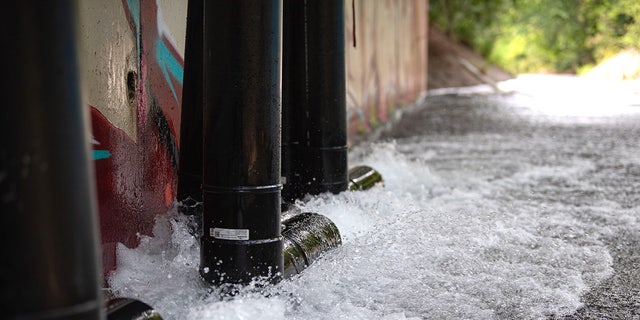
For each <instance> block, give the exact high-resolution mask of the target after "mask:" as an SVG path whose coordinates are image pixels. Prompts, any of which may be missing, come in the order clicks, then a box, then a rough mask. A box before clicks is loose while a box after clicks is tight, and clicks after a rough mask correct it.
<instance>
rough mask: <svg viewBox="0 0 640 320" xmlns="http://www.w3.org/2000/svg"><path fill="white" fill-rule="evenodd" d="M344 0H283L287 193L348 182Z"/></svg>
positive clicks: (313, 191) (336, 189)
mask: <svg viewBox="0 0 640 320" xmlns="http://www.w3.org/2000/svg"><path fill="white" fill-rule="evenodd" d="M344 41H345V39H344V1H343V0H305V1H299V0H285V1H284V21H283V61H284V64H283V98H282V99H283V147H282V158H283V162H284V164H283V176H284V177H285V178H286V183H285V185H284V190H283V197H284V198H285V200H287V201H293V200H294V199H296V198H299V197H301V196H303V195H305V194H307V193H309V194H318V193H322V192H327V191H330V192H333V193H338V192H341V191H344V190H346V189H347V187H348V179H347V125H346V98H345V94H346V93H345V92H346V90H345V50H344Z"/></svg>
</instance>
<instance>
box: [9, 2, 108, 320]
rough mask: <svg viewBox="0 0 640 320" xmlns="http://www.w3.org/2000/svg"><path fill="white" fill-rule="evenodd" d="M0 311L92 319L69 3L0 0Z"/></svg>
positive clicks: (81, 120) (84, 126)
mask: <svg viewBox="0 0 640 320" xmlns="http://www.w3.org/2000/svg"><path fill="white" fill-rule="evenodd" d="M0 15H2V18H1V19H0V41H2V43H4V44H6V47H5V49H3V50H1V52H2V54H1V59H0V63H1V64H2V70H3V72H4V74H5V76H6V78H5V81H4V82H3V84H2V86H1V87H0V88H1V89H0V91H1V93H2V94H1V96H2V99H3V100H2V103H3V107H2V110H3V111H2V116H0V130H2V131H1V134H0V212H1V213H2V223H0V225H1V227H0V243H1V244H2V250H1V252H2V259H1V260H2V262H0V314H1V316H0V317H2V318H3V319H102V318H104V312H103V310H102V309H101V301H102V299H101V298H100V293H99V290H100V287H101V283H102V281H101V280H100V278H101V275H102V272H101V264H100V259H99V256H98V248H97V243H98V231H97V224H96V222H97V220H96V219H97V207H96V195H95V181H94V173H93V166H92V165H91V162H90V161H91V160H90V153H89V152H90V150H89V146H90V141H91V140H90V135H89V123H88V121H87V120H88V119H89V118H88V113H87V112H88V109H87V107H86V106H85V105H83V103H82V98H81V93H80V87H81V86H80V79H79V75H78V53H77V48H76V46H77V39H78V38H77V29H76V28H77V3H76V2H75V1H64V0H61V1H44V2H43V1H3V2H2V5H0Z"/></svg>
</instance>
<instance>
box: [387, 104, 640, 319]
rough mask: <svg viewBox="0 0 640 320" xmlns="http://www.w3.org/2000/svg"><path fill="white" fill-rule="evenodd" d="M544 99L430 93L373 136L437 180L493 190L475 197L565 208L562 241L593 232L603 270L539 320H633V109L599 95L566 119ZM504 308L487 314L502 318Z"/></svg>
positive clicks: (636, 305) (637, 310)
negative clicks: (605, 263) (568, 308)
mask: <svg viewBox="0 0 640 320" xmlns="http://www.w3.org/2000/svg"><path fill="white" fill-rule="evenodd" d="M548 101H549V100H537V99H536V98H535V97H533V96H528V95H523V94H519V93H505V94H489V95H455V94H451V95H441V96H431V97H428V98H427V100H426V102H425V105H423V106H421V107H420V108H418V110H416V111H413V112H410V113H405V114H403V116H402V118H401V120H399V122H398V123H396V124H395V125H394V126H393V128H392V129H391V130H388V131H386V132H384V133H383V134H382V139H383V140H395V141H396V143H397V144H398V146H399V147H398V149H399V150H400V151H402V152H403V153H405V154H406V155H408V156H409V157H411V158H413V159H416V160H418V161H424V162H425V163H426V164H427V166H428V167H429V168H430V169H431V170H432V171H434V172H435V173H436V174H438V175H440V176H442V177H445V178H446V177H447V176H450V177H458V179H459V177H460V176H463V177H465V176H466V177H468V180H469V181H478V184H477V186H478V187H480V186H482V184H483V183H487V182H488V183H491V185H492V186H495V187H496V188H493V187H492V188H491V189H492V192H491V193H493V194H488V195H485V197H486V198H488V199H493V200H496V201H502V202H503V203H504V205H505V206H513V208H514V209H521V208H523V207H528V208H531V211H532V212H533V211H536V210H540V212H543V211H545V210H550V211H554V210H555V211H564V212H566V213H567V214H568V216H570V217H572V218H575V219H576V220H577V221H578V222H577V224H576V222H572V223H568V224H567V226H566V230H565V231H564V232H562V233H559V234H558V235H557V237H558V238H559V239H561V240H562V241H563V242H564V243H574V244H578V245H579V246H585V245H587V243H588V242H589V241H590V240H587V239H588V238H590V237H595V238H591V239H597V240H598V241H602V242H603V243H604V244H605V246H606V248H607V250H608V251H609V253H610V255H611V257H612V265H611V267H612V270H613V272H612V274H611V275H610V276H609V277H606V278H605V279H601V280H594V281H590V280H589V279H585V283H586V284H587V289H586V290H585V292H584V293H583V295H582V297H581V302H582V303H584V305H583V307H581V308H579V309H578V310H577V311H575V312H573V313H571V314H570V315H566V314H561V313H558V314H554V313H548V314H547V316H548V318H550V319H557V318H561V319H614V318H615V319H635V318H638V317H640V286H639V285H640V281H639V280H640V271H639V266H640V244H639V242H640V230H639V229H638V224H637V218H638V215H640V213H639V212H638V209H639V208H640V206H639V205H640V146H639V145H640V143H639V137H640V106H638V105H637V104H634V103H628V102H626V103H622V104H620V103H618V102H614V101H613V99H612V100H611V101H612V102H611V103H610V104H609V103H606V101H607V99H603V100H602V101H604V103H601V105H599V106H596V107H597V110H600V111H599V112H595V113H592V114H588V113H585V112H580V110H584V109H581V106H580V105H577V106H574V107H577V108H574V109H576V110H578V112H577V113H576V115H571V114H570V113H568V112H560V111H559V110H560V109H561V108H562V105H561V104H560V105H558V106H554V107H553V108H550V106H548V105H544V104H545V103H547V102H548ZM575 103H576V104H580V103H583V101H576V102H575ZM591 107H593V106H591ZM616 107H620V108H618V109H616ZM585 108H586V106H585ZM607 109H609V110H613V109H616V110H618V112H617V113H616V112H613V113H611V114H607V112H605V111H606V110H607ZM603 110H605V111H603ZM545 170H546V172H547V174H544V172H545ZM527 172H528V173H527ZM519 175H525V176H527V178H526V179H518V176H519ZM536 175H537V176H536ZM507 181H508V183H507ZM466 187H467V188H470V189H473V188H474V183H469V184H467V185H466ZM472 192H482V190H472ZM518 207H520V208H518ZM563 223H564V222H563V221H557V222H555V224H556V226H555V227H557V225H558V224H563ZM580 225H581V226H582V227H584V226H585V225H588V226H589V227H587V228H582V227H580ZM509 309H510V308H509V307H506V308H504V309H502V310H500V309H498V310H497V312H496V315H497V316H498V318H505V319H512V318H514V316H515V315H514V314H513V313H510V311H509ZM511 309H513V308H511Z"/></svg>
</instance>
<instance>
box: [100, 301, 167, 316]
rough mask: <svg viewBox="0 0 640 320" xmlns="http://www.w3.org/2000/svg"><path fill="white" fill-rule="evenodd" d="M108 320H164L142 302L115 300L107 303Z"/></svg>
mask: <svg viewBox="0 0 640 320" xmlns="http://www.w3.org/2000/svg"><path fill="white" fill-rule="evenodd" d="M107 320H162V316H161V315H160V313H158V311H156V310H155V309H153V307H151V306H150V305H148V304H146V303H144V302H142V301H140V300H136V299H131V298H115V299H110V300H109V301H108V302H107Z"/></svg>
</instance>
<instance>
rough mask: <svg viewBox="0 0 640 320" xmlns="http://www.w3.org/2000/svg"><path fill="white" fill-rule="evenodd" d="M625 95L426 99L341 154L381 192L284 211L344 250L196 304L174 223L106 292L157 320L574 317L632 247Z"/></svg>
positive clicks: (581, 90) (635, 198)
mask: <svg viewBox="0 0 640 320" xmlns="http://www.w3.org/2000/svg"><path fill="white" fill-rule="evenodd" d="M633 85H637V84H633V83H628V82H626V83H612V82H603V81H587V80H585V79H580V78H573V77H558V76H555V77H554V76H522V77H520V78H518V79H516V80H512V81H509V82H505V83H502V84H501V88H503V89H504V90H509V91H513V92H510V93H483V92H476V93H474V92H465V91H462V90H458V91H449V92H444V93H446V94H441V95H431V96H428V97H427V98H426V99H425V101H423V102H422V103H421V104H420V105H419V106H416V107H415V108H412V110H411V111H406V112H405V113H404V114H403V115H402V117H401V119H400V120H399V121H397V123H395V124H394V125H393V126H392V128H390V129H389V130H387V131H385V132H383V133H382V135H381V138H380V139H379V141H377V142H375V143H361V144H360V145H358V146H357V147H355V148H353V150H352V151H351V153H350V159H349V161H350V165H356V164H367V165H370V166H372V167H374V168H375V169H377V170H378V171H379V172H381V173H382V176H383V178H384V180H385V182H384V186H377V187H375V188H374V189H372V190H369V191H366V192H345V193H342V194H338V195H331V194H323V195H319V196H314V197H310V196H308V197H307V198H306V199H304V201H300V202H298V203H297V204H296V206H297V207H299V208H300V209H302V210H305V211H312V212H317V213H321V214H324V215H326V216H328V217H329V218H330V219H332V220H333V221H334V222H335V223H336V225H337V226H338V228H339V229H340V232H341V234H342V237H343V245H342V246H341V247H339V248H338V249H336V250H333V251H331V252H329V253H327V254H325V255H324V257H323V258H322V259H320V260H319V261H317V262H316V263H315V264H314V265H312V266H310V267H309V268H308V269H306V270H305V271H304V272H303V273H302V274H301V275H299V276H297V277H295V278H293V279H291V280H287V281H283V282H281V283H280V284H278V285H276V286H275V287H273V288H271V289H270V290H269V291H270V293H271V294H270V295H269V296H268V297H265V296H264V295H263V294H258V293H254V292H253V290H250V289H247V290H246V292H243V293H241V294H240V295H239V296H236V297H234V298H233V299H226V300H225V301H220V300H219V299H218V298H217V297H214V296H209V295H207V291H208V290H207V287H206V285H204V284H203V283H202V282H201V280H200V278H199V275H198V263H199V261H198V260H199V244H198V241H197V239H195V238H193V237H192V236H191V235H189V232H188V227H187V224H186V219H185V218H184V217H180V216H178V215H177V214H175V213H174V212H169V213H167V214H166V215H164V216H162V217H161V218H159V219H158V223H157V225H156V228H155V230H154V235H155V236H154V237H143V239H142V244H141V246H140V247H139V248H136V249H128V248H126V247H124V246H121V247H120V248H119V250H118V270H117V271H116V272H114V273H113V274H112V275H111V277H110V278H109V283H110V285H111V287H112V289H113V291H114V292H115V294H116V295H121V296H128V297H136V298H139V299H141V300H143V301H146V302H148V303H149V304H151V305H153V306H154V307H156V308H157V310H158V311H160V313H161V314H162V315H164V317H165V319H388V320H391V319H539V318H555V317H560V316H563V315H569V314H572V313H574V312H576V310H578V309H579V308H581V307H582V306H583V304H584V296H585V294H588V293H589V292H591V291H593V290H594V288H598V287H599V286H602V284H603V283H605V282H606V281H608V279H611V278H612V276H613V275H614V274H616V271H615V270H616V268H617V267H616V262H615V259H614V258H615V257H614V255H612V250H613V249H612V248H613V247H612V243H615V239H618V238H619V236H620V235H621V234H625V235H628V236H629V237H631V238H634V237H640V220H639V218H640V210H639V209H640V95H639V94H640V93H639V91H636V89H634V87H633ZM638 88H640V87H638ZM467 91H468V90H467ZM476 91H477V90H476ZM480 91H482V90H480ZM441 93H443V92H441ZM639 251H640V250H638V249H635V254H637V255H640V252H639Z"/></svg>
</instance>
